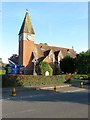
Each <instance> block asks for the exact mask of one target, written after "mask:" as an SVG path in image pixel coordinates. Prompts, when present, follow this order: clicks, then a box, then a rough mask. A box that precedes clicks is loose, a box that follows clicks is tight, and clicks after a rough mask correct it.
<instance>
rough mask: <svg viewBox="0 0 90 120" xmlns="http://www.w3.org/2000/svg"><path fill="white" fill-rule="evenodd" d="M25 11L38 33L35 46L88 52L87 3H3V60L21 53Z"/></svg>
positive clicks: (36, 33)
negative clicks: (37, 44) (19, 50)
mask: <svg viewBox="0 0 90 120" xmlns="http://www.w3.org/2000/svg"><path fill="white" fill-rule="evenodd" d="M26 9H28V11H29V15H30V19H31V22H32V25H33V28H34V31H35V43H48V45H52V46H60V47H66V48H72V46H73V47H74V49H75V51H76V52H77V53H79V52H82V51H86V50H87V49H88V2H56V3H55V2H47V3H46V2H45V3H44V2H42V3H40V2H34V3H33V2H31V3H30V2H3V3H2V46H3V47H2V51H3V52H2V53H0V54H1V57H2V58H3V60H4V61H7V58H9V57H10V56H11V55H12V54H18V33H19V30H20V27H21V24H22V22H23V19H24V16H25V13H26Z"/></svg>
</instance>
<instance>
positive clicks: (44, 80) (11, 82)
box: [2, 75, 65, 87]
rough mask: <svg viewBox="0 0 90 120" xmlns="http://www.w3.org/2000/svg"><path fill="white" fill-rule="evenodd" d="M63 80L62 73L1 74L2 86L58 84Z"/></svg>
mask: <svg viewBox="0 0 90 120" xmlns="http://www.w3.org/2000/svg"><path fill="white" fill-rule="evenodd" d="M64 81H65V77H64V75H56V76H47V77H46V76H42V75H38V76H33V75H3V76H2V86H3V87H13V86H44V85H46V86H47V85H59V84H63V83H64Z"/></svg>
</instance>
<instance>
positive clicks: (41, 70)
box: [36, 62, 53, 75]
mask: <svg viewBox="0 0 90 120" xmlns="http://www.w3.org/2000/svg"><path fill="white" fill-rule="evenodd" d="M46 71H48V72H49V75H52V74H53V69H52V68H51V66H50V65H49V63H47V62H40V64H39V65H37V66H36V72H37V74H41V75H45V72H46Z"/></svg>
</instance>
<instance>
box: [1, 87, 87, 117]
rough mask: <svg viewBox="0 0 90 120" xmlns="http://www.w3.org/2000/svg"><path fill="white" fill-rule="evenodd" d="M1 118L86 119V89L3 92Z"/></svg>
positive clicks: (68, 88)
mask: <svg viewBox="0 0 90 120" xmlns="http://www.w3.org/2000/svg"><path fill="white" fill-rule="evenodd" d="M2 116H3V118H88V89H87V88H85V89H83V88H76V87H65V88H58V91H57V92H54V91H53V90H31V89H29V88H28V89H24V90H23V89H21V90H17V96H16V97H12V96H10V90H8V92H5V91H3V98H2Z"/></svg>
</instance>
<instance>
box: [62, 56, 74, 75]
mask: <svg viewBox="0 0 90 120" xmlns="http://www.w3.org/2000/svg"><path fill="white" fill-rule="evenodd" d="M60 68H61V71H63V72H64V73H73V72H74V68H75V66H74V59H73V58H71V57H70V56H69V55H67V56H65V57H64V59H62V61H61V63H60Z"/></svg>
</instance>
